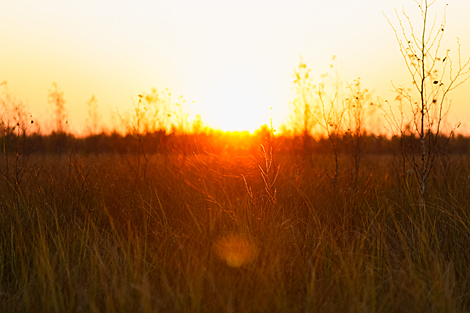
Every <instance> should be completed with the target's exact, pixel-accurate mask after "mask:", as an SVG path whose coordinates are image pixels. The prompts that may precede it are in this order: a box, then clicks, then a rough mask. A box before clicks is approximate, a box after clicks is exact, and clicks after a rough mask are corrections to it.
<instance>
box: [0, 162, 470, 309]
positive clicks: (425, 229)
mask: <svg viewBox="0 0 470 313" xmlns="http://www.w3.org/2000/svg"><path fill="white" fill-rule="evenodd" d="M175 159H176V157H175ZM276 160H277V162H278V163H279V165H280V168H281V170H280V174H279V177H278V179H277V180H276V182H275V184H274V186H273V190H274V188H275V189H276V199H275V201H274V202H273V201H272V199H271V198H270V197H269V195H268V194H267V191H266V188H265V187H266V186H265V182H264V181H263V179H262V176H261V173H260V169H259V168H258V165H262V164H264V163H263V162H264V160H263V159H262V157H260V158H259V157H257V156H254V157H253V156H245V157H243V156H239V157H234V156H214V155H208V154H207V155H205V154H202V153H201V154H199V155H195V156H191V157H189V158H188V159H187V160H186V161H185V162H184V163H181V162H179V161H178V162H176V161H175V160H173V159H172V157H171V156H170V157H168V159H167V160H164V159H163V158H157V156H152V157H151V158H150V161H149V164H152V166H151V167H149V169H148V173H147V175H146V176H145V177H146V178H145V180H144V179H138V180H136V178H135V176H134V175H133V173H132V171H131V170H130V169H131V168H130V165H129V164H131V163H129V162H127V160H126V159H123V158H121V157H118V156H116V155H102V156H98V157H96V158H90V157H85V156H73V157H72V158H71V159H70V160H69V159H65V158H63V159H60V160H59V159H58V158H57V159H55V158H54V157H50V158H47V160H46V161H41V162H39V164H41V167H36V168H34V169H32V170H31V171H29V172H28V173H27V177H26V176H25V179H24V180H23V182H22V184H21V185H18V186H15V185H13V184H11V183H10V182H9V181H7V180H6V179H3V178H2V181H1V182H0V184H1V188H2V190H3V192H2V193H1V195H0V210H1V211H0V252H1V253H0V305H1V308H2V310H1V311H4V312H31V311H34V312H129V311H138V312H269V311H270V312H315V311H319V312H397V311H399V312H423V311H426V312H464V311H468V310H469V309H470V303H469V300H468V299H469V298H470V297H468V290H469V287H470V284H469V283H470V281H469V277H470V276H469V273H470V271H469V264H470V262H469V261H470V260H469V256H470V254H469V247H470V217H469V201H470V200H469V198H468V196H467V195H468V194H469V192H470V190H469V189H470V184H469V182H470V180H469V170H468V165H467V164H468V161H467V160H464V159H463V160H461V162H460V163H459V164H458V165H456V167H455V170H454V172H453V173H452V174H451V175H450V174H449V175H448V176H449V177H453V179H452V180H447V181H444V180H443V179H438V178H439V177H442V176H437V177H435V178H434V179H433V180H432V181H431V182H430V185H429V201H427V202H426V205H427V206H426V208H419V206H418V203H419V194H418V193H417V190H418V189H417V188H414V187H412V186H410V187H409V188H408V189H405V190H403V189H402V190H400V189H399V188H398V183H397V182H396V181H395V180H394V179H395V178H393V177H394V176H393V175H391V173H389V168H390V166H388V164H389V163H388V162H389V160H386V158H385V157H384V158H382V157H369V159H368V160H366V161H365V163H366V164H367V167H366V168H364V171H363V172H364V175H363V176H362V177H361V178H360V179H359V180H358V183H357V188H356V182H355V181H354V183H353V181H352V180H351V179H348V178H347V177H341V176H340V177H339V180H338V185H337V186H336V188H333V187H332V182H331V179H330V178H328V177H327V176H326V175H325V174H324V173H325V171H324V162H323V160H321V159H320V158H318V159H317V158H316V157H314V158H312V159H311V160H307V161H305V162H304V161H303V162H304V163H302V162H301V163H298V162H296V159H295V158H294V157H293V156H289V155H284V156H283V155H279V156H276ZM173 161H174V162H173ZM242 175H243V176H242ZM412 183H413V182H412V181H411V180H410V182H409V184H412ZM247 188H248V190H251V192H248V190H247ZM250 188H251V189H250ZM250 194H251V195H250ZM227 236H229V237H227ZM230 236H234V238H237V239H236V240H232V239H222V243H220V242H221V238H232V237H230ZM240 240H247V242H248V243H244V241H240ZM240 242H241V243H240ZM230 245H234V247H231V246H230ZM214 246H215V247H216V248H214ZM221 247H222V248H221ZM218 249H219V250H218ZM220 249H225V250H224V251H229V253H240V255H245V256H246V255H248V254H249V253H252V255H251V254H250V258H251V259H250V261H249V262H245V263H244V262H240V261H239V259H236V257H237V255H234V254H232V259H231V260H232V261H227V259H224V258H223V257H221V255H220ZM243 249H247V251H243ZM250 249H253V251H251V250H250ZM248 250H250V251H251V252H250V251H248ZM218 251H219V252H218ZM233 251H235V252H233ZM237 251H239V252H237ZM254 251H256V252H254ZM243 253H245V254H243ZM233 258H235V259H233ZM230 262H232V263H231V264H229V265H231V266H228V265H227V264H228V263H230ZM234 265H236V266H234Z"/></svg>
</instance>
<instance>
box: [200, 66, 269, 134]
mask: <svg viewBox="0 0 470 313" xmlns="http://www.w3.org/2000/svg"><path fill="white" fill-rule="evenodd" d="M252 76H253V73H249V72H243V71H240V70H234V71H231V72H227V73H225V74H224V75H223V76H221V77H220V78H219V79H218V81H217V82H215V84H214V86H213V89H212V93H211V94H210V95H209V96H208V98H207V100H206V102H205V103H203V104H202V105H201V108H199V107H196V110H197V109H203V112H204V113H203V114H204V115H203V120H205V121H206V123H207V124H208V125H209V126H211V127H213V128H216V129H220V130H223V131H250V132H253V131H255V130H256V129H258V128H259V127H260V126H261V125H263V124H269V121H270V113H271V112H270V111H271V110H270V103H269V98H268V97H267V93H268V91H267V90H264V88H263V86H262V85H261V84H260V83H259V82H257V81H256V80H255V79H253V77H252Z"/></svg>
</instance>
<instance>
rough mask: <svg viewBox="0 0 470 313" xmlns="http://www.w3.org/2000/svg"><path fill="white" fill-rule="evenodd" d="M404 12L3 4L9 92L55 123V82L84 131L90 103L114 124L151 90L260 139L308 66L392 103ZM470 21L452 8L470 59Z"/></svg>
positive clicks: (398, 0)
mask: <svg viewBox="0 0 470 313" xmlns="http://www.w3.org/2000/svg"><path fill="white" fill-rule="evenodd" d="M403 4H405V6H406V7H405V8H406V9H407V10H408V11H413V10H414V6H415V4H414V2H413V1H411V0H390V1H386V2H384V1H376V0H358V1H349V0H342V1H330V2H328V1H311V0H309V1H307V0H305V1H304V0H293V1H289V2H287V1H260V0H258V1H255V0H252V1H247V0H241V1H237V2H221V1H215V0H213V1H210V0H201V1H197V2H196V1H190V0H173V1H169V0H168V1H154V2H148V1H143V0H138V1H133V2H129V1H123V0H121V1H113V2H109V1H105V0H96V1H91V0H82V1H58V0H45V1H39V2H38V1H32V0H17V1H3V2H2V3H1V4H0V29H2V31H1V32H0V42H2V43H5V44H3V45H2V48H1V49H0V81H3V80H6V81H8V86H9V88H10V90H11V91H13V92H14V93H15V94H16V95H17V96H18V98H20V99H23V100H25V101H26V102H27V103H28V104H29V107H30V108H31V111H32V113H33V115H34V116H35V117H37V118H38V119H39V120H40V119H46V118H47V117H48V116H49V115H50V114H51V112H52V108H50V107H49V105H48V104H47V91H48V89H49V88H50V86H51V83H52V82H53V81H56V82H57V84H58V85H59V87H60V88H61V89H62V90H63V91H64V95H65V100H66V107H67V110H68V114H69V117H70V125H71V128H72V129H73V130H76V131H79V130H80V129H81V128H83V124H84V121H85V119H86V110H84V108H85V106H86V101H87V100H88V99H89V98H90V96H91V94H95V96H96V98H97V100H98V105H99V107H100V111H101V114H102V115H103V116H104V117H105V118H106V122H107V123H108V124H109V123H110V120H111V119H110V118H109V116H111V113H112V112H115V111H116V110H117V109H118V110H119V111H121V112H122V111H125V110H130V108H131V107H132V99H135V98H136V97H137V95H138V94H139V93H142V92H147V91H149V90H151V88H152V87H156V88H157V89H159V90H163V89H165V88H167V87H168V88H169V89H170V90H171V91H172V92H173V93H174V94H177V95H183V96H184V98H185V99H187V100H188V101H189V102H191V103H192V100H194V101H195V103H194V105H193V106H192V107H191V108H190V111H191V112H190V113H191V116H195V115H196V114H200V115H201V117H202V121H203V122H204V123H205V124H209V125H211V126H214V127H217V128H221V129H225V130H243V129H246V130H253V129H255V128H257V127H259V126H260V125H261V124H265V123H266V124H268V123H269V121H270V119H271V117H272V119H273V122H274V126H275V127H278V126H279V125H280V124H281V123H282V122H284V121H285V120H286V117H287V115H288V110H287V106H288V102H289V101H290V100H292V92H291V88H292V77H291V74H292V72H293V69H294V68H295V67H296V66H297V64H298V62H299V57H300V55H302V56H303V58H304V61H305V62H306V63H307V64H308V66H309V67H310V68H312V75H313V76H314V77H319V76H320V75H321V74H322V73H323V72H325V71H327V70H328V65H329V61H330V59H331V56H332V55H337V56H338V60H339V61H340V62H341V63H342V71H341V73H340V74H341V75H342V77H343V78H344V79H346V80H348V81H352V80H353V79H355V78H356V77H358V76H360V77H362V82H363V84H364V87H367V88H369V89H371V90H375V91H376V96H380V97H382V98H384V97H388V98H389V99H390V98H392V99H393V95H391V93H390V92H389V90H390V89H391V83H390V82H391V81H394V82H395V83H397V82H398V83H402V84H406V83H408V81H409V78H408V77H409V76H407V73H406V68H405V67H404V64H403V61H402V60H401V56H400V54H399V51H398V46H397V43H396V41H395V38H394V36H393V32H392V30H391V28H390V26H389V25H388V24H387V21H386V19H385V18H384V16H383V12H385V13H386V14H387V15H389V16H393V14H394V12H393V8H394V7H396V8H399V9H400V8H401V7H402V5H403ZM444 4H445V3H444V2H443V1H438V2H437V3H436V4H435V7H436V9H439V8H441V7H443V6H444ZM468 12H470V1H467V0H454V1H452V2H451V3H449V6H448V21H449V22H448V32H447V33H446V42H445V43H444V45H445V47H446V48H447V47H449V48H452V49H455V47H456V46H455V38H456V36H459V37H460V38H461V43H462V49H463V53H464V55H469V54H470V33H469V29H470V27H469V25H468V19H467V16H466V14H467V13H468ZM453 98H454V108H453V111H452V112H455V113H454V114H455V116H458V117H459V119H460V120H462V121H465V120H466V119H468V120H470V111H469V110H468V108H467V106H466V105H465V104H466V101H465V100H466V99H467V94H466V93H465V90H464V88H461V89H459V90H458V91H457V92H456V93H454V94H453ZM270 108H272V110H270ZM451 115H452V114H451Z"/></svg>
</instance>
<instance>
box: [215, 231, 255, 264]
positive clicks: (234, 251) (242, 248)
mask: <svg viewBox="0 0 470 313" xmlns="http://www.w3.org/2000/svg"><path fill="white" fill-rule="evenodd" d="M213 248H214V251H215V253H216V254H217V256H218V257H220V258H221V259H222V260H223V261H224V262H226V263H227V265H228V266H230V267H240V266H243V265H246V264H248V263H251V262H253V260H254V259H255V258H256V257H257V256H258V250H257V248H256V245H255V243H254V242H253V241H252V240H250V239H249V238H248V237H247V236H245V235H241V234H232V235H228V236H224V237H221V238H219V239H218V240H217V241H216V242H215V243H214V246H213Z"/></svg>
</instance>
